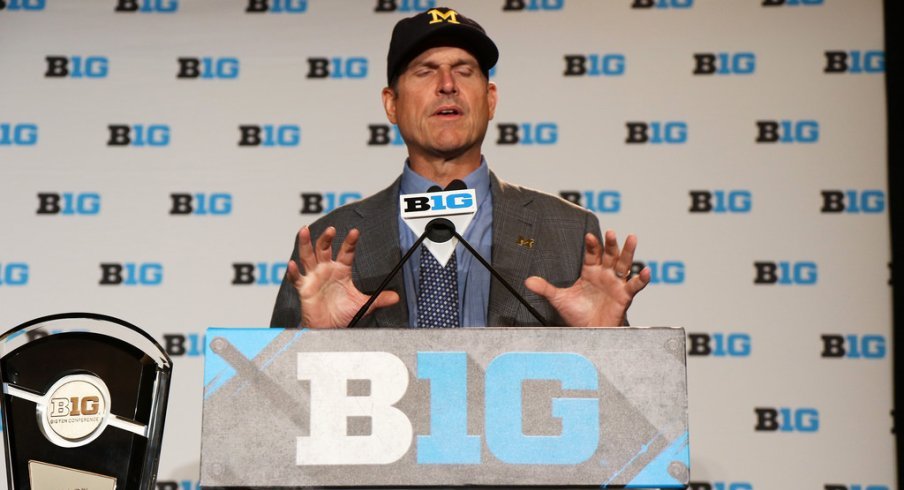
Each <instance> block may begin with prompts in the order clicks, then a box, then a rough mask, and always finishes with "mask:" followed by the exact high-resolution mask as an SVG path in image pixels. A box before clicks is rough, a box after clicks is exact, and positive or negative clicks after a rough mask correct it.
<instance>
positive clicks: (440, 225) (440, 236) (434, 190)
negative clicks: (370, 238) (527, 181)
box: [347, 179, 477, 328]
mask: <svg viewBox="0 0 904 490" xmlns="http://www.w3.org/2000/svg"><path fill="white" fill-rule="evenodd" d="M467 187H468V186H467V185H465V183H464V182H462V181H461V180H459V179H455V180H453V181H452V182H450V183H449V185H448V186H446V189H445V191H446V192H449V191H461V190H465V189H467ZM440 192H443V189H442V188H440V187H439V186H438V185H433V186H430V188H429V189H428V190H427V194H438V193H440ZM468 194H469V196H470V197H471V202H470V203H469V204H470V205H469V206H468V211H464V212H459V213H457V214H458V215H459V218H458V219H461V218H460V216H466V217H467V223H466V224H465V227H467V225H468V224H470V222H471V220H470V218H473V217H474V214H475V213H476V212H477V206H476V205H475V204H474V202H475V201H476V200H477V196H476V193H475V192H474V190H473V189H471V190H470V193H468ZM431 197H436V196H429V195H425V194H404V195H401V196H399V207H400V209H401V210H402V219H403V220H404V221H405V223H406V224H407V225H408V226H409V228H411V229H412V231H414V232H415V233H417V234H418V235H419V236H418V238H417V240H416V241H415V242H414V245H412V246H411V248H409V249H408V251H407V252H405V255H403V256H402V258H401V260H399V262H398V263H397V264H396V265H395V267H393V268H392V271H390V272H389V274H387V275H386V277H384V278H383V282H381V283H380V286H379V287H378V288H377V290H376V292H374V293H373V294H372V295H371V296H370V298H368V300H367V301H366V302H365V303H364V305H362V306H361V308H358V311H357V312H356V313H355V316H354V317H352V320H351V321H350V322H349V323H348V327H347V328H352V327H354V326H355V325H357V324H358V322H359V321H360V320H361V318H363V317H364V314H365V313H367V310H368V309H369V308H370V307H371V305H373V304H374V301H376V300H377V296H379V295H380V293H382V292H383V291H384V290H385V289H386V287H387V286H389V282H390V281H392V278H394V277H395V276H396V274H398V273H399V271H400V270H401V269H402V266H403V265H405V263H406V262H408V259H410V258H411V255H412V254H413V253H414V251H415V250H417V248H418V247H419V246H421V244H422V243H423V242H424V240H426V239H427V238H429V239H430V241H431V242H433V243H435V244H445V243H446V242H448V241H449V240H450V239H451V238H452V236H453V235H452V233H454V232H455V225H454V224H453V223H452V222H451V221H449V220H448V219H445V218H434V219H432V220H430V221H429V222H427V223H426V225H424V228H423V230H420V229H419V228H418V226H420V225H421V224H422V223H420V222H419V221H415V218H420V221H423V216H421V215H423V214H427V215H428V216H429V215H430V214H431V206H430V202H431ZM447 203H448V201H447ZM459 203H461V201H460V200H459ZM439 204H440V206H443V207H446V206H445V204H444V203H443V202H442V200H440V203H439ZM441 211H442V210H441ZM406 213H407V214H408V215H413V218H406ZM432 214H436V213H432ZM440 214H443V213H440ZM446 214H447V215H448V214H450V213H446ZM434 221H435V222H436V223H434ZM412 224H414V225H412ZM449 230H451V231H452V232H451V233H450V232H449ZM451 252H452V253H455V247H454V245H453V246H452V248H451ZM431 253H433V251H431ZM436 255H437V254H436V253H434V256H436ZM450 256H451V254H449V255H447V256H445V257H444V259H443V260H440V257H437V260H438V261H439V262H440V263H441V264H443V265H445V264H446V262H447V261H448V259H449V257H450Z"/></svg>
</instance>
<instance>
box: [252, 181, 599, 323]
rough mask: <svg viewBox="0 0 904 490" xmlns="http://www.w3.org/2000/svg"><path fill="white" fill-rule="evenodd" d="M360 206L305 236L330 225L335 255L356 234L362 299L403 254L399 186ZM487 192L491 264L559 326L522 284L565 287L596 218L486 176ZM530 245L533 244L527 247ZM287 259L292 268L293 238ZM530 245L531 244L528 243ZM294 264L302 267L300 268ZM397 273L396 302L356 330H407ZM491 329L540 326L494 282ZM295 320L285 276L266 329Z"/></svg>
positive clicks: (297, 310) (355, 276) (296, 308)
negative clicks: (534, 281) (538, 281)
mask: <svg viewBox="0 0 904 490" xmlns="http://www.w3.org/2000/svg"><path fill="white" fill-rule="evenodd" d="M400 182H401V178H399V179H396V181H395V182H394V183H393V184H392V185H391V186H389V187H388V188H386V189H384V190H382V191H380V192H378V193H376V194H374V195H373V196H370V197H368V198H366V199H363V200H361V201H357V202H354V203H351V204H348V205H346V206H342V207H340V208H338V209H336V210H334V211H333V212H331V213H329V214H328V215H326V216H324V217H322V218H320V219H318V220H317V221H315V222H314V223H313V224H311V226H310V229H311V237H312V239H313V240H315V241H316V240H317V237H318V236H320V234H321V233H322V232H323V230H325V229H326V228H327V227H328V226H331V225H332V226H334V227H336V231H337V234H336V239H335V240H334V241H333V253H334V254H335V253H336V251H337V250H338V248H339V245H340V244H341V243H342V241H343V240H344V239H345V236H346V235H347V234H348V232H349V230H351V229H352V228H357V229H358V230H359V231H360V232H361V234H360V238H359V240H358V245H357V247H356V249H355V262H354V264H353V266H352V280H353V282H354V284H355V286H357V287H358V289H359V290H360V291H362V292H364V293H366V294H369V293H372V292H374V291H376V289H377V288H378V287H379V285H380V283H381V282H382V281H383V278H384V277H385V276H386V275H387V274H388V273H389V272H390V271H391V270H392V268H393V267H394V266H395V264H396V263H397V262H398V261H399V259H400V258H401V257H402V254H403V253H404V252H405V251H404V250H400V246H399V219H398V205H399V204H398V201H399V197H398V196H399V183H400ZM490 188H491V189H490V190H491V192H492V195H493V252H492V260H491V263H492V264H493V267H495V268H496V269H497V270H498V271H499V273H500V274H501V275H502V277H504V278H505V279H506V281H508V282H509V284H511V285H512V286H513V287H514V288H515V289H516V290H517V291H518V292H520V293H521V294H522V295H523V296H524V297H525V298H526V299H527V301H528V303H530V304H531V306H533V307H534V308H536V309H537V311H539V312H540V314H542V315H543V316H544V317H545V318H546V319H547V320H548V321H549V322H550V323H551V325H554V326H558V325H563V322H562V320H561V318H560V317H559V316H558V314H556V312H555V310H554V309H553V308H552V306H550V305H549V303H548V302H547V301H546V300H545V299H543V298H542V297H540V296H537V295H535V294H533V293H531V292H530V291H529V290H528V289H527V288H526V287H525V286H524V280H525V279H527V278H528V277H530V276H534V275H536V276H540V277H542V278H545V279H546V280H547V281H549V282H550V283H552V284H553V285H555V286H558V287H565V286H570V285H571V284H573V283H574V281H576V280H577V278H578V277H579V275H580V272H581V264H582V262H583V254H584V238H583V237H584V234H586V233H588V232H590V233H593V234H594V235H596V236H597V238H600V226H599V221H598V220H597V218H596V215H594V214H593V213H591V212H589V211H587V210H585V209H583V208H580V207H578V206H575V205H574V204H572V203H569V202H567V201H565V200H563V199H560V198H558V197H556V196H552V195H550V194H545V193H543V192H539V191H535V190H531V189H526V188H524V187H520V186H517V185H513V184H509V183H507V182H504V181H501V180H499V179H498V178H497V177H496V175H495V174H493V173H492V172H490ZM531 240H533V241H532V242H531ZM295 242H296V243H295V248H294V249H293V250H292V260H294V261H296V263H298V244H297V237H296V240H295ZM528 244H530V245H528ZM299 265H300V264H299ZM402 273H403V271H399V273H398V274H397V275H396V277H395V278H393V280H392V281H391V282H390V283H389V286H388V287H387V289H389V290H392V291H395V292H397V293H398V294H399V296H400V297H401V301H399V302H398V303H396V304H395V305H393V306H389V307H386V308H380V309H378V310H374V312H373V313H372V314H370V315H368V316H366V317H364V318H363V319H362V320H361V321H360V322H358V326H366V327H407V326H408V307H407V303H406V301H405V286H404V283H403V281H402ZM488 308H489V311H488V312H487V323H488V325H489V326H529V325H534V326H536V325H539V322H538V321H537V320H536V319H535V318H534V317H533V316H532V315H531V314H530V312H529V311H528V310H527V308H525V307H524V306H523V305H521V303H520V302H518V300H517V299H515V298H514V297H512V295H511V293H509V291H508V290H506V289H505V287H504V286H502V285H501V284H499V282H498V281H497V280H496V279H495V278H494V279H493V280H492V282H491V284H490V298H489V306H488ZM300 321H301V307H300V304H299V300H298V293H297V292H296V291H295V288H294V286H293V285H292V284H291V283H290V282H289V281H288V280H287V279H286V278H285V277H284V278H283V282H282V285H281V286H280V288H279V293H278V295H277V297H276V306H275V307H274V308H273V316H272V318H271V320H270V326H272V327H283V328H295V327H297V326H298V324H299V322H300Z"/></svg>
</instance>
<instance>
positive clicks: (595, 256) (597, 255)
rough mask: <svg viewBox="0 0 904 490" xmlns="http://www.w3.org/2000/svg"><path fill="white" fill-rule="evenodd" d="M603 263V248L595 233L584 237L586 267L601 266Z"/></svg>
mask: <svg viewBox="0 0 904 490" xmlns="http://www.w3.org/2000/svg"><path fill="white" fill-rule="evenodd" d="M602 261H603V246H602V245H600V241H599V240H597V238H596V236H595V235H594V234H593V233H588V234H586V235H584V265H600V264H601V263H602Z"/></svg>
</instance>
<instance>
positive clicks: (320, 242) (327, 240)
mask: <svg viewBox="0 0 904 490" xmlns="http://www.w3.org/2000/svg"><path fill="white" fill-rule="evenodd" d="M335 237H336V228H333V227H332V226H328V227H327V228H326V230H324V231H323V234H321V235H320V238H318V239H317V246H316V247H315V248H314V255H315V257H316V258H317V262H329V261H331V260H333V238H335Z"/></svg>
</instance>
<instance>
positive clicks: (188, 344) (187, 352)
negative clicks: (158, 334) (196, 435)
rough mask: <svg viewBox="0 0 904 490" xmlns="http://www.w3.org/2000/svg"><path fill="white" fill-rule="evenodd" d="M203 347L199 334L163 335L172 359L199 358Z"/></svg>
mask: <svg viewBox="0 0 904 490" xmlns="http://www.w3.org/2000/svg"><path fill="white" fill-rule="evenodd" d="M204 345H205V344H204V335H202V334H199V333H165V334H163V349H164V350H165V351H166V353H167V354H169V355H170V356H173V357H201V356H203V355H204ZM158 488H159V486H158ZM180 490H184V489H180Z"/></svg>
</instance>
